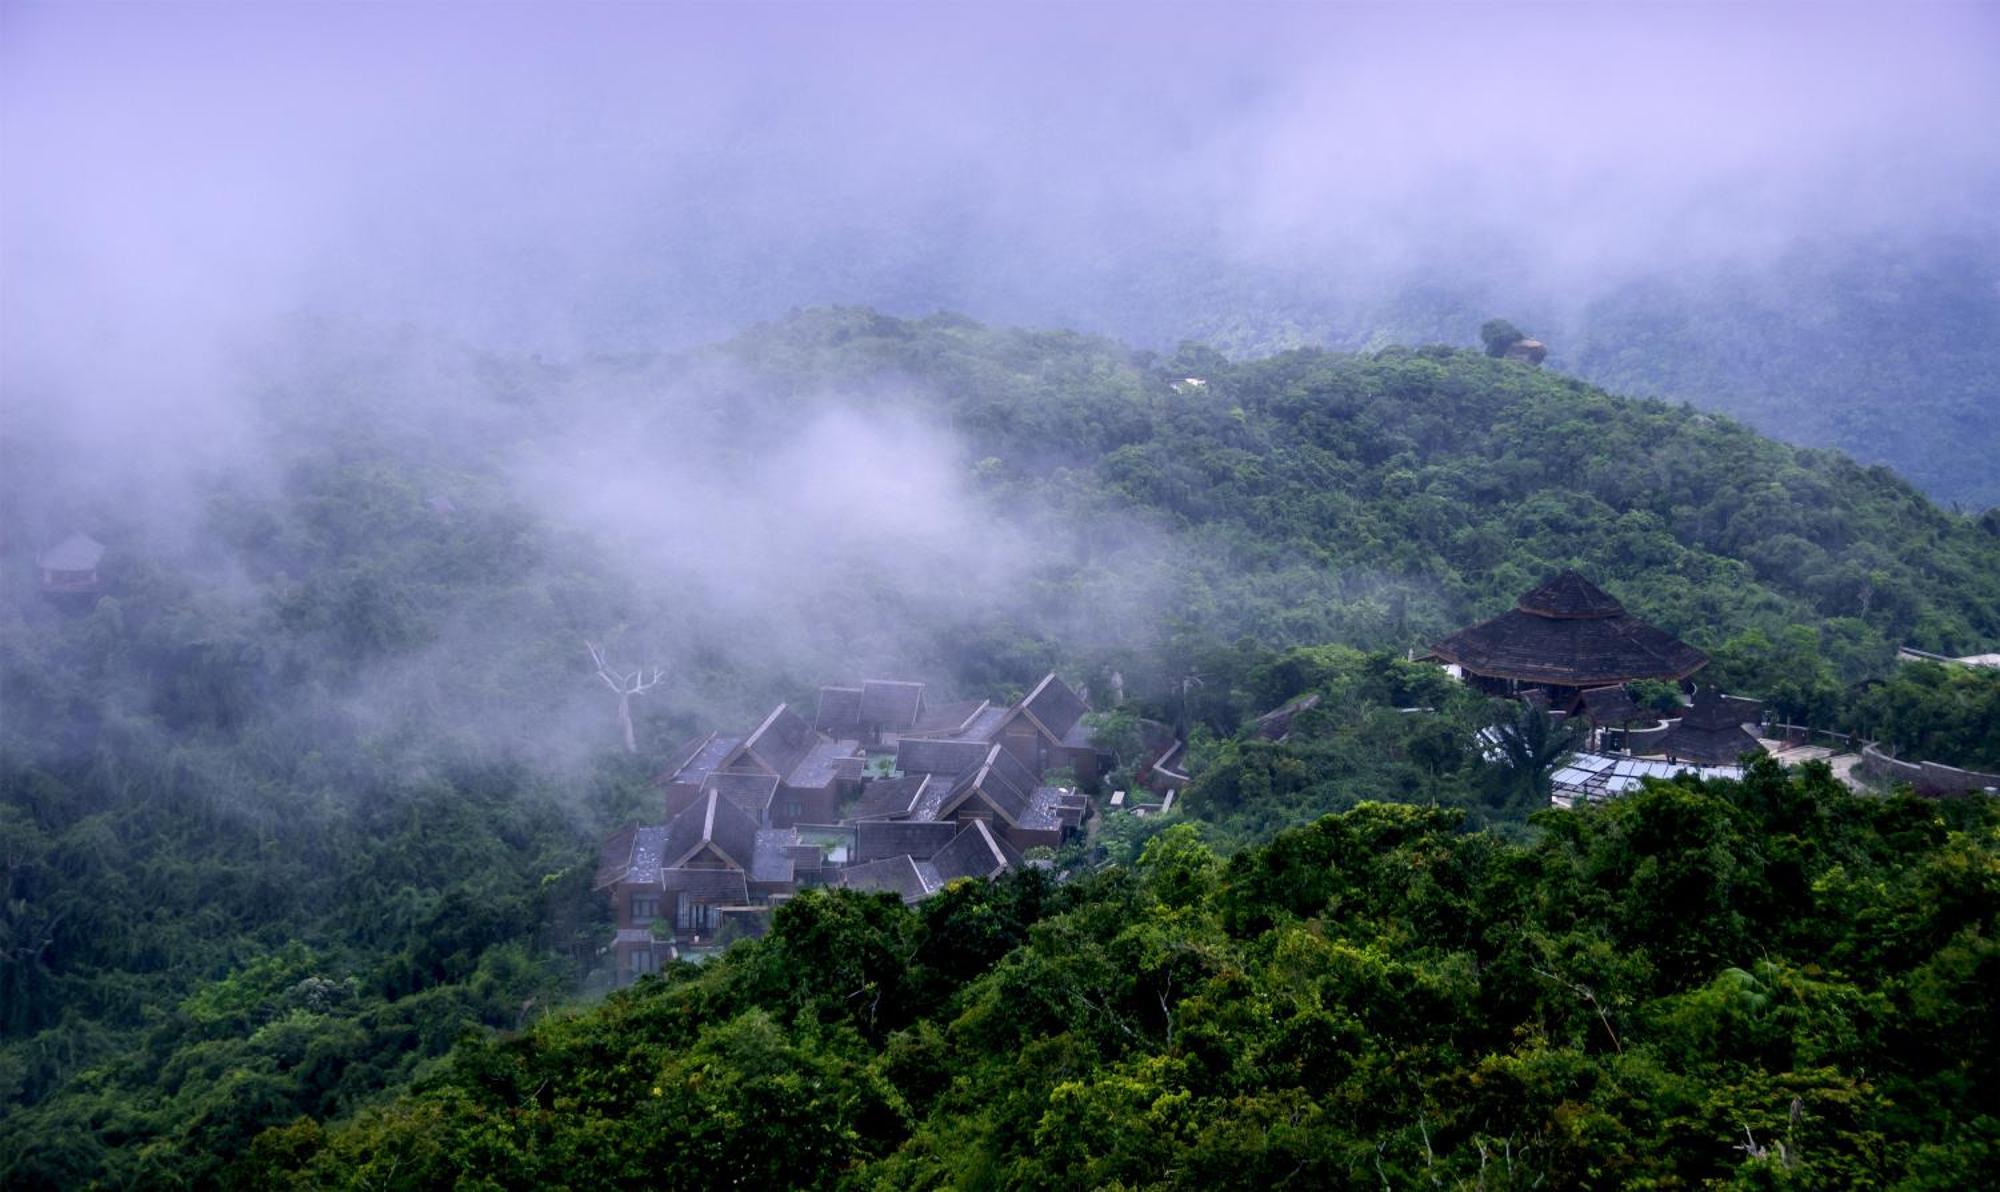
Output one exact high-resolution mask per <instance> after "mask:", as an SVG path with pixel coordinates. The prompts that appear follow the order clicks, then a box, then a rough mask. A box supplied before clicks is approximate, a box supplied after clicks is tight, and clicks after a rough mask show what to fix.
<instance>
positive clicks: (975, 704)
mask: <svg viewBox="0 0 2000 1192" xmlns="http://www.w3.org/2000/svg"><path fill="white" fill-rule="evenodd" d="M987 707H988V705H987V703H986V701H985V700H983V699H975V700H962V701H960V702H958V703H955V704H941V705H938V706H937V707H928V706H927V707H925V708H924V710H923V714H922V715H920V716H918V717H917V720H916V723H915V724H912V725H911V726H910V732H911V733H912V734H914V735H924V736H932V737H958V736H964V735H965V733H966V731H967V729H968V727H969V726H970V725H971V724H972V720H973V718H974V717H976V716H978V715H979V714H980V713H981V712H984V711H985V710H986V709H987Z"/></svg>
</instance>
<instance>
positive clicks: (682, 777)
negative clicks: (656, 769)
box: [660, 733, 743, 786]
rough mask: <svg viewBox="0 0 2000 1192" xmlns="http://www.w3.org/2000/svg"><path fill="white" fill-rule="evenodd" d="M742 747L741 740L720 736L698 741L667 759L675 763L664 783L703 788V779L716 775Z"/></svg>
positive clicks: (665, 773)
mask: <svg viewBox="0 0 2000 1192" xmlns="http://www.w3.org/2000/svg"><path fill="white" fill-rule="evenodd" d="M742 744H743V738H741V737H725V736H722V735H720V734H718V733H709V734H707V735H706V736H701V737H696V738H695V739H694V740H692V741H689V742H687V743H686V744H684V745H682V746H681V747H680V748H679V749H676V750H674V752H672V753H670V754H668V755H667V756H668V757H669V758H670V759H672V760H670V761H669V762H668V763H667V768H666V769H665V770H663V771H661V775H660V780H661V781H662V782H667V783H675V782H683V783H686V784H688V785H689V786H699V785H701V782H702V780H703V779H705V778H707V777H708V776H709V775H710V774H713V773H715V771H716V769H717V768H718V767H719V766H721V765H722V763H723V762H724V761H727V760H728V758H729V756H730V755H731V754H733V753H735V752H736V750H737V749H738V748H740V747H741V746H742Z"/></svg>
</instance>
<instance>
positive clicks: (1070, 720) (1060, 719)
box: [1014, 671, 1090, 745]
mask: <svg viewBox="0 0 2000 1192" xmlns="http://www.w3.org/2000/svg"><path fill="white" fill-rule="evenodd" d="M1014 710H1015V711H1016V712H1017V713H1022V712H1024V713H1026V714H1027V715H1028V716H1030V717H1032V718H1033V719H1034V722H1035V724H1036V725H1037V726H1038V727H1039V728H1040V729H1041V730H1042V731H1043V732H1044V733H1046V734H1048V738H1049V743H1050V744H1052V745H1060V744H1062V743H1063V738H1064V737H1065V736H1067V735H1068V734H1069V730H1070V729H1072V728H1074V727H1076V722H1077V721H1079V720H1081V719H1083V714H1084V713H1085V712H1088V711H1090V705H1089V704H1086V703H1084V702H1083V697H1082V696H1080V695H1078V694H1077V693H1076V692H1074V691H1072V690H1070V686H1069V684H1067V683H1065V682H1063V681H1062V680H1061V679H1058V678H1057V677H1056V675H1055V672H1054V671H1050V672H1049V673H1048V674H1046V675H1043V676H1042V681H1041V682H1040V683H1037V684H1035V689H1034V690H1033V691H1031V692H1029V693H1028V697H1027V698H1026V699H1024V700H1022V701H1021V702H1020V703H1018V704H1016V705H1015V706H1014Z"/></svg>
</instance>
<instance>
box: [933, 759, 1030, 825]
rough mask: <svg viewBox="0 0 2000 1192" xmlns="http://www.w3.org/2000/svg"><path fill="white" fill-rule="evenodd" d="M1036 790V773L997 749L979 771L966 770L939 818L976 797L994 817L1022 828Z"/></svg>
mask: <svg viewBox="0 0 2000 1192" xmlns="http://www.w3.org/2000/svg"><path fill="white" fill-rule="evenodd" d="M1036 786H1037V781H1036V778H1035V775H1034V772H1033V771H1032V770H1030V769H1028V767H1026V766H1024V765H1022V764H1021V763H1020V762H1019V761H1018V760H1017V759H1016V758H1015V757H1014V755H1013V754H1011V753H1008V752H1007V750H1006V749H1005V748H1004V747H1002V746H999V745H995V746H992V747H991V748H990V749H989V750H988V751H987V754H986V757H985V759H984V760H983V761H982V762H981V763H980V764H979V765H978V766H977V767H976V768H974V769H971V770H967V771H966V772H965V773H964V774H963V775H961V776H960V777H959V779H958V781H957V782H955V783H953V784H952V788H951V793H950V794H949V795H946V796H945V800H944V803H943V804H942V805H941V806H940V807H939V808H938V813H937V814H938V818H940V819H942V818H944V817H946V816H948V815H950V814H951V813H952V812H954V811H956V810H957V809H958V808H959V807H960V806H961V805H962V804H964V803H965V801H966V800H967V799H971V798H974V797H977V798H979V799H980V800H982V801H983V802H985V804H986V805H987V806H988V807H991V808H992V809H993V812H994V814H996V815H998V816H999V817H1000V818H1001V819H1004V820H1006V821H1007V822H1008V824H1010V825H1013V826H1015V827H1019V826H1020V823H1021V818H1022V817H1023V816H1025V815H1026V814H1027V813H1028V808H1029V807H1030V805H1032V804H1033V802H1034V798H1035V788H1036Z"/></svg>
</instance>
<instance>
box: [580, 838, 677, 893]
mask: <svg viewBox="0 0 2000 1192" xmlns="http://www.w3.org/2000/svg"><path fill="white" fill-rule="evenodd" d="M666 839H667V829H666V825H664V824H651V825H648V826H646V827H643V828H642V827H630V828H625V829H622V830H621V831H619V832H618V833H617V834H616V835H614V836H613V837H612V838H611V839H609V840H607V841H605V842H604V848H603V850H602V851H601V852H600V853H599V855H598V862H597V878H596V880H595V882H593V883H592V888H593V889H598V890H601V889H603V888H605V887H606V886H612V885H616V884H618V883H619V882H637V883H639V884H641V885H651V884H652V883H655V882H657V881H659V880H660V856H661V854H662V852H664V851H665V848H666Z"/></svg>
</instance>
